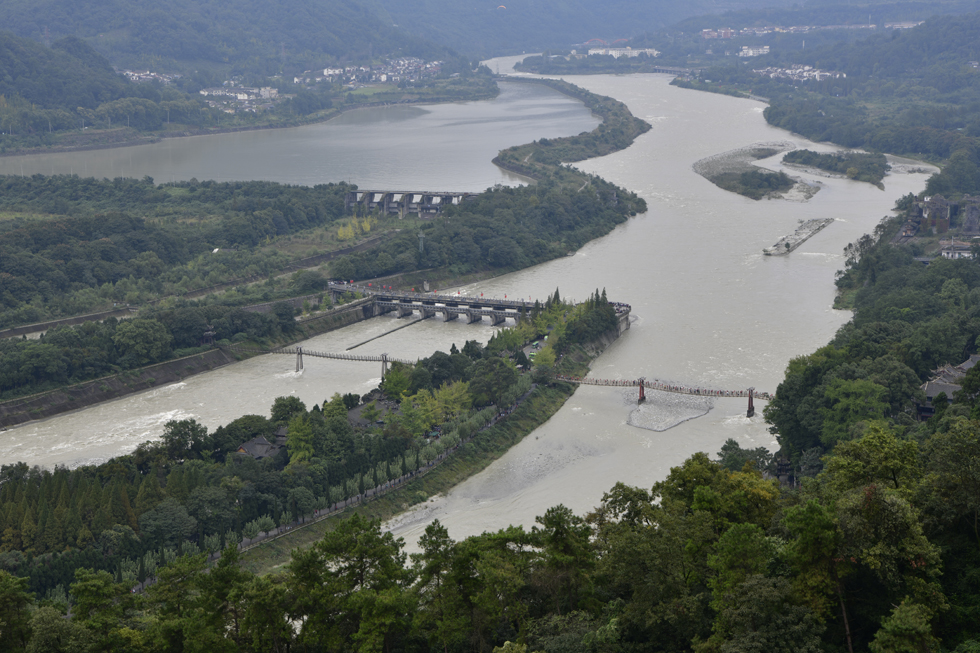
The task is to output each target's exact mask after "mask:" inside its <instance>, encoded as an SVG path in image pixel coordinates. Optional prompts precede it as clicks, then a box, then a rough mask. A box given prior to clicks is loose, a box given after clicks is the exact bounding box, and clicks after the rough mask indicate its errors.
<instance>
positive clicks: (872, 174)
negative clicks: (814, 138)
mask: <svg viewBox="0 0 980 653" xmlns="http://www.w3.org/2000/svg"><path fill="white" fill-rule="evenodd" d="M783 162H784V163H794V164H796V165H801V166H809V167H813V168H819V169H820V170H826V171H828V172H834V173H837V174H840V175H845V176H846V177H847V178H848V179H855V180H857V181H866V182H868V183H869V184H874V185H876V186H879V187H882V188H883V186H882V183H881V181H882V180H883V179H884V178H885V173H887V172H888V169H889V168H890V167H891V166H889V165H888V161H886V160H885V155H884V154H878V153H875V154H868V153H865V152H833V153H830V154H823V153H820V152H814V151H812V150H793V151H792V152H787V153H786V155H785V156H784V157H783Z"/></svg>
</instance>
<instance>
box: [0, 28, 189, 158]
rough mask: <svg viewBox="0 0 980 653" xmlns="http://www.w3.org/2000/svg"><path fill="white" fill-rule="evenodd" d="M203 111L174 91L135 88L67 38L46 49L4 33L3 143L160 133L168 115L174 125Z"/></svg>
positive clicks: (0, 50) (0, 38)
mask: <svg viewBox="0 0 980 653" xmlns="http://www.w3.org/2000/svg"><path fill="white" fill-rule="evenodd" d="M202 107H203V105H202V104H201V102H200V101H199V100H197V99H194V98H190V97H188V96H187V95H185V94H183V93H181V92H178V91H176V90H174V89H159V88H155V87H153V86H150V85H143V84H133V83H131V82H129V81H128V80H127V79H125V78H124V77H122V76H121V75H118V74H116V72H115V71H114V70H113V68H112V66H111V65H109V62H108V61H107V60H106V59H105V58H104V57H103V56H102V55H100V54H99V53H97V52H96V51H95V50H93V49H92V48H91V47H90V46H89V45H88V44H87V43H85V42H84V41H82V40H80V39H78V38H75V37H67V38H64V39H62V40H60V41H57V42H55V43H53V44H52V47H50V48H48V47H45V46H44V45H42V44H40V43H37V42H36V41H32V40H30V39H23V38H18V37H16V36H14V35H12V34H11V33H10V32H0V131H2V132H3V133H4V134H5V137H4V138H3V139H2V142H0V149H2V148H5V147H6V142H7V140H8V139H9V138H10V137H11V136H19V137H24V136H26V135H31V134H48V133H50V132H52V131H61V130H68V129H81V128H82V127H83V126H84V122H83V121H86V120H87V121H88V125H89V126H94V125H93V123H96V122H97V123H98V125H99V126H102V127H104V126H106V124H107V123H106V121H107V120H115V121H116V126H117V127H118V126H126V127H131V128H133V129H137V130H152V129H159V128H160V127H161V126H162V124H163V121H164V120H165V119H166V118H167V116H168V113H167V112H168V111H169V112H170V117H172V118H173V120H174V121H175V122H176V121H178V120H183V119H186V118H187V117H188V116H190V117H192V120H193V121H195V122H200V121H201V118H202V113H201V112H202Z"/></svg>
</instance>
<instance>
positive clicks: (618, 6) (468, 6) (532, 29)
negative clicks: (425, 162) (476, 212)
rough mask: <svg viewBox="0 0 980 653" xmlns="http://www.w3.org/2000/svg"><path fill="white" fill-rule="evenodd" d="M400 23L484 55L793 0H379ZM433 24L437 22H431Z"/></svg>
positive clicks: (630, 33)
mask: <svg viewBox="0 0 980 653" xmlns="http://www.w3.org/2000/svg"><path fill="white" fill-rule="evenodd" d="M378 2H379V3H380V4H381V6H383V7H384V9H385V10H386V11H387V13H388V15H389V16H391V19H392V20H393V21H394V22H395V23H396V24H398V26H399V27H400V28H402V29H405V30H408V31H410V32H412V33H416V34H423V35H425V36H426V37H428V38H431V39H432V40H434V41H437V42H438V43H441V44H444V45H447V46H449V47H451V48H454V49H456V50H458V51H460V52H463V53H466V54H470V55H480V56H483V57H488V56H495V55H500V54H518V53H520V52H522V51H528V52H534V51H536V50H542V49H548V48H553V47H568V46H570V45H573V44H575V43H583V42H585V41H588V40H589V39H596V38H598V39H603V40H606V41H607V42H608V41H612V40H616V39H627V38H631V37H634V36H637V35H639V34H642V33H645V32H650V31H655V30H658V29H662V28H664V27H667V26H668V25H671V24H673V23H675V22H677V21H679V20H681V19H684V18H687V17H688V16H694V15H699V14H716V13H720V12H725V11H730V10H737V9H746V8H761V7H766V6H788V5H790V4H792V0H724V1H722V0H687V1H678V0H647V1H643V2H641V1H639V0H378ZM433 26H437V27H436V28H433Z"/></svg>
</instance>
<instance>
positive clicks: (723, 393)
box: [555, 374, 773, 401]
mask: <svg viewBox="0 0 980 653" xmlns="http://www.w3.org/2000/svg"><path fill="white" fill-rule="evenodd" d="M555 378H556V379H558V380H559V381H565V382H567V383H578V384H580V385H598V386H609V387H624V388H635V387H638V386H640V384H641V382H640V380H639V379H596V378H592V377H581V376H566V375H563V374H559V375H556V376H555ZM642 385H643V387H644V388H647V389H649V390H660V391H662V392H673V393H676V394H685V395H693V396H697V397H719V398H724V397H743V398H744V397H748V396H749V394H750V393H749V390H718V389H714V388H702V387H698V386H686V385H681V384H678V383H667V382H666V381H657V380H653V381H646V380H644V381H643V382H642ZM751 394H752V397H753V398H754V399H762V400H765V401H769V400H771V399H772V398H773V395H772V394H770V393H768V392H760V391H753V392H752V393H751Z"/></svg>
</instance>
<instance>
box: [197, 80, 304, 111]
mask: <svg viewBox="0 0 980 653" xmlns="http://www.w3.org/2000/svg"><path fill="white" fill-rule="evenodd" d="M200 93H201V95H203V96H204V97H206V98H208V99H207V100H206V102H207V103H208V106H210V107H211V108H214V109H221V110H222V111H224V112H225V113H238V112H239V111H252V112H257V111H264V110H266V109H270V108H272V106H273V105H274V104H275V103H276V102H277V101H278V100H280V99H283V98H285V97H286V96H280V95H279V89H277V88H273V87H271V86H264V87H262V88H253V87H249V86H236V85H235V83H234V82H225V85H224V86H216V87H212V88H202V89H201V90H200Z"/></svg>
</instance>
